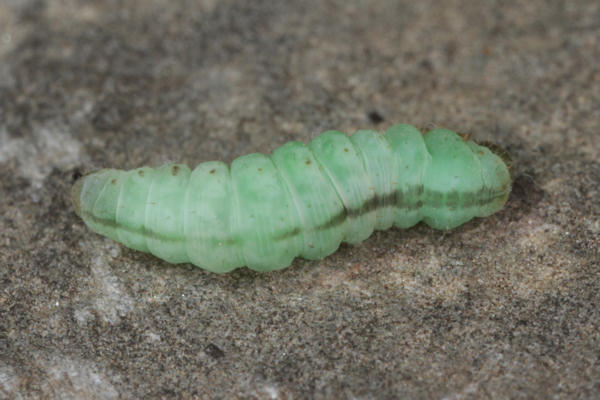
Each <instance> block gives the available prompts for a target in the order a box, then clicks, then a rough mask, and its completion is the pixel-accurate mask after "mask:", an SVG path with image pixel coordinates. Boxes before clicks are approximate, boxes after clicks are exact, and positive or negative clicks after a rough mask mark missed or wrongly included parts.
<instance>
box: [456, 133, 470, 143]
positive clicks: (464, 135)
mask: <svg viewBox="0 0 600 400" xmlns="http://www.w3.org/2000/svg"><path fill="white" fill-rule="evenodd" d="M458 136H460V137H461V138H462V140H464V141H465V142H468V141H469V140H470V139H471V134H470V133H459V134H458Z"/></svg>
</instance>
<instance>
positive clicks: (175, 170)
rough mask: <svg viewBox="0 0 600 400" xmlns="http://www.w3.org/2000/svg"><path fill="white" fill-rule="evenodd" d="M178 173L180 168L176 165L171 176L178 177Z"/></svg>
mask: <svg viewBox="0 0 600 400" xmlns="http://www.w3.org/2000/svg"><path fill="white" fill-rule="evenodd" d="M178 172H179V166H178V165H174V166H173V169H172V170H171V174H173V176H177V173H178Z"/></svg>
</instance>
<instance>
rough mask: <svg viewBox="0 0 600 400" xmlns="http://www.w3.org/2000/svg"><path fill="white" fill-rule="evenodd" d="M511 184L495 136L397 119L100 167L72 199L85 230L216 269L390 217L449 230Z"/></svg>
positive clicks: (283, 262) (494, 204)
mask: <svg viewBox="0 0 600 400" xmlns="http://www.w3.org/2000/svg"><path fill="white" fill-rule="evenodd" d="M510 189H511V175H510V161H509V159H508V157H507V156H506V153H504V152H503V151H502V150H501V149H499V148H498V147H496V146H493V145H492V146H489V148H488V147H485V146H482V145H479V144H477V143H475V142H473V141H470V140H467V139H466V138H463V137H462V136H461V135H459V134H457V133H455V132H452V131H449V130H446V129H434V130H432V131H430V132H428V133H427V134H425V135H422V134H421V132H419V131H418V130H417V129H416V128H415V127H413V126H410V125H396V126H392V127H391V128H389V129H388V130H387V131H386V132H385V134H382V133H380V132H376V131H372V130H361V131H358V132H356V133H354V134H353V135H352V136H350V137H348V136H346V135H345V134H343V133H341V132H337V131H328V132H325V133H323V134H321V135H320V136H318V137H316V138H314V139H313V140H312V141H311V142H310V143H308V144H307V145H305V144H303V143H300V142H290V143H286V144H285V145H283V146H281V147H280V148H278V149H276V150H275V151H273V153H272V154H271V155H269V156H265V155H263V154H257V153H255V154H248V155H245V156H243V157H239V158H237V159H235V160H234V161H233V162H232V163H231V166H228V165H227V164H225V163H223V162H220V161H210V162H204V163H201V164H199V165H198V166H197V167H196V168H195V169H194V170H193V171H191V170H190V169H189V168H188V167H187V166H185V165H181V164H170V165H165V166H162V167H160V168H157V169H152V168H149V167H142V168H138V169H134V170H130V171H122V170H116V169H102V170H99V171H96V172H93V173H91V174H89V175H86V176H83V177H81V178H80V179H79V180H77V181H76V182H75V184H74V185H73V189H72V198H73V205H74V207H75V212H76V213H77V215H79V216H80V217H81V218H82V219H83V221H84V222H85V224H86V225H87V226H88V227H89V228H90V229H91V230H93V231H94V232H97V233H99V234H101V235H104V236H107V237H109V238H111V239H114V240H116V241H118V242H121V243H123V244H124V245H125V246H127V247H130V248H132V249H135V250H140V251H144V252H150V253H152V254H154V255H155V256H157V257H159V258H162V259H163V260H166V261H168V262H171V263H187V262H191V263H192V264H194V265H197V266H199V267H201V268H204V269H207V270H209V271H213V272H218V273H222V272H228V271H231V270H233V269H235V268H238V267H242V266H244V265H245V266H248V267H249V268H251V269H254V270H257V271H271V270H276V269H281V268H284V267H287V266H288V265H290V263H291V262H292V260H293V259H294V257H297V256H301V257H303V258H306V259H310V260H314V259H321V258H323V257H325V256H327V255H329V254H331V253H333V252H334V251H335V250H336V249H337V248H338V246H339V245H340V243H341V242H342V241H343V242H347V243H351V244H354V243H358V242H360V241H362V240H364V239H366V238H367V237H369V236H370V235H371V233H372V232H373V230H375V229H379V230H383V229H388V228H390V227H391V226H392V225H394V226H396V227H399V228H409V227H411V226H413V225H415V224H416V223H418V222H419V221H423V222H425V223H426V224H427V225H429V226H431V227H433V228H435V229H451V228H454V227H456V226H459V225H461V224H463V223H465V222H467V221H468V220H470V219H472V218H473V217H486V216H488V215H490V214H493V213H495V212H496V211H498V210H500V209H501V208H502V206H503V205H504V203H505V202H506V200H507V199H508V195H509V193H510Z"/></svg>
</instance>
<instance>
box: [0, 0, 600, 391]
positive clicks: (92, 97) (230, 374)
mask: <svg viewBox="0 0 600 400" xmlns="http://www.w3.org/2000/svg"><path fill="white" fill-rule="evenodd" d="M124 4H125V5H126V7H123V5H124ZM599 64H600V3H599V2H598V1H597V0H576V1H570V2H561V1H540V0H533V1H526V0H521V1H517V2H511V5H507V3H506V2H501V1H488V2H480V1H474V0H473V1H458V0H451V1H444V2H437V1H433V0H426V1H419V2H415V1H408V0H407V1H397V0H371V1H366V0H365V1H360V0H356V1H341V0H338V1H318V0H310V1H301V2H300V1H298V2H274V1H267V0H259V1H252V2H244V1H232V0H223V1H216V0H198V1H191V0H190V1H182V2H178V3H177V4H176V5H175V3H174V2H171V1H167V0H151V1H145V0H144V1H142V0H132V1H129V2H126V3H122V2H116V1H111V0H103V1H93V2H90V1H85V0H67V1H62V2H54V1H42V0H22V1H15V0H0V193H1V196H0V397H1V398H4V397H6V398H98V399H112V398H119V397H120V398H175V397H182V398H272V399H278V398H323V399H325V398H382V399H386V398H389V399H392V398H445V399H462V398H486V397H487V398H551V397H554V398H572V397H579V398H593V397H595V396H597V395H598V393H599V392H600V350H599V349H600V329H599V328H600V310H599V308H598V304H599V303H600V273H599V270H600V266H599V264H600V252H599V249H598V247H599V244H600V201H599V198H600V136H599V135H600V70H599V69H598V65H599ZM396 122H406V123H411V124H414V125H416V126H418V127H420V128H424V129H426V128H429V127H432V126H443V127H447V128H450V129H455V130H459V131H461V132H469V133H471V134H472V136H473V137H476V138H478V139H482V140H490V141H493V142H496V143H498V144H500V145H501V146H503V147H505V148H506V149H508V151H509V152H510V153H511V154H512V156H513V158H514V159H515V160H516V163H517V171H516V172H517V178H516V181H515V185H514V190H513V193H512V195H511V198H510V199H509V203H508V204H507V206H506V207H505V208H504V210H503V211H501V212H500V213H498V214H496V215H494V216H492V217H490V218H487V219H483V220H476V221H472V222H470V223H467V224H466V225H464V226H462V227H460V228H458V229H455V230H453V231H450V232H438V231H434V230H432V229H429V228H427V227H425V226H422V225H419V226H417V227H415V228H413V229H410V230H406V231H403V230H398V229H392V230H389V231H386V232H377V233H375V234H374V235H373V236H372V237H371V238H369V239H368V240H366V241H365V242H363V243H362V244H360V245H357V246H347V245H344V246H342V247H341V248H340V250H339V251H338V252H336V253H335V254H334V255H332V256H330V257H328V258H326V259H324V260H322V261H319V262H313V261H305V260H296V261H295V262H294V264H293V265H292V267H290V268H288V269H286V270H283V271H281V272H276V273H269V274H259V273H254V272H252V271H249V270H247V269H242V270H238V271H236V272H234V273H231V274H227V275H214V274H211V273H208V272H205V271H202V270H200V269H196V268H194V267H192V266H190V265H180V266H172V265H169V264H167V263H165V262H162V261H160V260H158V259H156V258H154V257H152V256H150V255H147V254H142V253H138V252H135V251H132V250H129V249H126V248H124V247H122V246H120V245H119V244H116V243H114V242H112V241H110V240H109V239H105V238H103V237H100V236H98V235H96V234H93V233H91V232H90V231H89V230H88V229H87V228H86V227H85V226H84V225H83V223H82V221H81V220H80V219H78V218H77V216H76V215H75V213H74V212H73V209H72V207H71V204H70V200H69V190H70V186H71V185H72V183H73V181H74V179H75V178H76V177H77V176H79V175H80V174H81V173H84V172H87V171H90V170H93V169H96V168H100V167H107V166H109V167H115V168H134V167H137V166H140V165H151V166H158V165H161V164H163V163H165V162H167V161H178V162H184V163H188V164H189V165H195V164H197V163H199V162H202V161H207V160H214V159H221V160H225V161H231V160H232V159H233V158H235V157H237V156H239V155H242V154H246V153H249V152H256V151H259V152H264V153H268V152H270V151H271V150H273V149H274V148H276V147H277V146H279V145H281V144H283V143H285V142H286V141H289V140H303V141H305V142H306V141H308V140H310V138H312V137H314V136H315V135H317V134H319V133H321V132H322V131H324V130H327V129H338V130H342V131H345V132H348V133H351V132H353V131H354V130H356V129H359V128H377V129H381V130H383V129H385V128H386V127H387V126H389V125H391V124H393V123H396Z"/></svg>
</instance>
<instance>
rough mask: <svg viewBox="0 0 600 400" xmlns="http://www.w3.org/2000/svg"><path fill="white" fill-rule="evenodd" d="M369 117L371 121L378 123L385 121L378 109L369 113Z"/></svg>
mask: <svg viewBox="0 0 600 400" xmlns="http://www.w3.org/2000/svg"><path fill="white" fill-rule="evenodd" d="M367 118H369V121H371V123H373V124H376V125H377V124H380V123H382V122H383V117H382V116H381V114H379V113H378V112H377V111H371V112H369V113H367Z"/></svg>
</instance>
